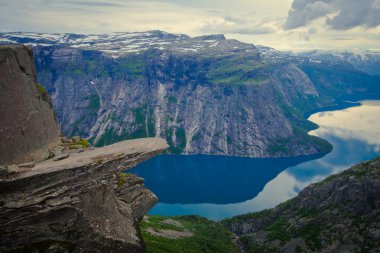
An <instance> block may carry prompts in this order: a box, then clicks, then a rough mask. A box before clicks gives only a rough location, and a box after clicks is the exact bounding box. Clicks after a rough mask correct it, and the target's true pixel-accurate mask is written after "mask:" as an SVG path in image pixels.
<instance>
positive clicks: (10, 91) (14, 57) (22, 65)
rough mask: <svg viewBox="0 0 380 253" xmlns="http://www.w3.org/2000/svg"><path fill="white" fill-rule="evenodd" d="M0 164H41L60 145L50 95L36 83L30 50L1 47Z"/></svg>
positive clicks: (21, 47) (22, 47)
mask: <svg viewBox="0 0 380 253" xmlns="http://www.w3.org/2000/svg"><path fill="white" fill-rule="evenodd" d="M0 101H1V106H0V139H1V141H0V164H12V163H23V162H29V161H40V160H43V159H45V158H47V157H48V156H49V148H52V147H54V146H56V145H58V144H59V143H60V140H59V138H58V137H59V134H60V130H59V126H58V124H57V122H56V119H55V115H54V112H53V110H52V106H51V103H50V102H49V98H48V95H47V94H46V93H45V92H43V90H42V89H41V88H40V89H38V85H37V83H36V71H35V67H34V62H33V53H32V50H31V48H28V47H25V46H0Z"/></svg>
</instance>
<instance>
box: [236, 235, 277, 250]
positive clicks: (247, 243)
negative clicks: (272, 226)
mask: <svg viewBox="0 0 380 253" xmlns="http://www.w3.org/2000/svg"><path fill="white" fill-rule="evenodd" d="M239 239H240V241H241V243H242V244H243V245H244V247H245V249H246V250H247V251H248V252H249V253H279V252H280V251H279V250H278V249H275V248H272V247H269V246H267V245H258V244H256V243H254V242H253V241H252V238H251V237H250V236H247V235H243V236H241V237H240V238H239Z"/></svg>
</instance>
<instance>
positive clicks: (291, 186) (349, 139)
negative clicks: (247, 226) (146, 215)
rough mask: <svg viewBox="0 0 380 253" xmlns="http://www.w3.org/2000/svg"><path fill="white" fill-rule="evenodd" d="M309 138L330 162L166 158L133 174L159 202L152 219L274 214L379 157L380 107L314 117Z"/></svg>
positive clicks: (368, 104)
mask: <svg viewBox="0 0 380 253" xmlns="http://www.w3.org/2000/svg"><path fill="white" fill-rule="evenodd" d="M309 120H311V121H313V122H315V123H317V124H318V125H319V126H320V128H319V129H317V130H314V131H311V132H310V134H313V135H316V136H319V137H321V138H324V139H326V140H328V141H329V142H330V143H331V144H332V145H333V147H334V149H333V151H332V152H331V153H329V154H327V155H325V156H322V155H313V156H302V157H291V158H266V159H253V158H240V157H226V156H208V155H194V156H178V155H161V156H158V157H156V158H154V159H151V160H148V161H146V162H144V163H142V164H140V165H139V166H137V167H136V168H134V169H133V170H131V171H130V172H132V173H136V174H138V175H139V176H141V177H143V178H145V185H146V187H147V188H149V189H150V190H152V191H153V192H154V193H155V194H156V195H157V197H158V198H159V203H158V204H157V205H156V206H155V207H154V208H153V209H152V210H151V211H150V214H159V215H168V216H172V215H187V214H197V215H201V216H204V217H207V218H209V219H214V220H219V219H222V218H226V217H231V216H234V215H238V214H243V213H248V212H253V211H259V210H263V209H265V208H271V207H274V206H276V205H277V204H279V203H281V202H283V201H286V200H288V199H290V198H292V197H294V196H296V195H297V194H298V193H299V192H300V191H301V190H302V189H303V188H304V187H306V186H307V185H309V184H310V183H314V182H318V181H320V180H322V179H324V178H325V177H327V176H329V175H331V174H334V173H338V172H340V171H342V170H344V169H346V168H348V167H350V166H351V165H353V164H356V163H358V162H361V161H364V160H369V159H372V158H374V157H376V156H378V155H380V101H361V104H360V105H359V106H355V107H351V108H346V109H343V110H336V111H324V112H320V113H315V114H313V115H311V116H310V117H309Z"/></svg>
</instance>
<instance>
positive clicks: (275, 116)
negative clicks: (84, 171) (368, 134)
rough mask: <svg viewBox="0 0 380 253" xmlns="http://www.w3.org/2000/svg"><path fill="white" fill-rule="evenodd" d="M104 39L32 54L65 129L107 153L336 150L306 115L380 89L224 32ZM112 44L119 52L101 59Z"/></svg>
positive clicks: (269, 153) (284, 153)
mask: <svg viewBox="0 0 380 253" xmlns="http://www.w3.org/2000/svg"><path fill="white" fill-rule="evenodd" d="M32 35H33V34H32ZM1 36H2V37H4V34H2V35H0V37H1ZM86 36H87V37H91V35H86ZM97 36H98V37H92V38H91V40H92V42H91V40H89V41H90V42H91V43H92V45H91V43H89V44H88V45H84V46H83V45H82V46H80V47H78V48H73V47H70V46H67V45H66V46H65V45H61V44H57V45H49V46H35V47H34V53H35V56H36V57H35V59H36V65H37V70H38V79H39V82H40V83H43V84H44V85H45V86H46V88H47V90H48V92H49V93H50V94H51V95H52V97H53V102H54V107H55V109H56V112H57V115H58V119H59V120H60V123H61V126H62V129H63V132H64V133H65V134H67V135H82V136H87V137H88V138H89V139H90V140H91V141H93V142H94V143H95V144H96V145H99V146H102V145H105V144H110V143H113V142H116V141H120V140H124V139H130V138H136V137H149V136H156V137H162V138H165V139H166V140H167V141H168V143H169V144H170V149H169V150H170V152H171V153H181V154H217V155H233V156H249V157H280V156H294V155H308V154H315V153H325V152H329V151H330V150H331V148H332V147H331V146H329V144H328V143H326V142H324V141H322V140H320V139H318V138H317V137H311V136H308V135H307V131H308V130H311V129H313V128H315V127H316V126H315V125H314V124H312V123H311V122H308V121H307V120H306V119H305V118H304V114H305V113H306V112H308V111H314V110H316V109H318V108H321V107H324V106H329V105H332V104H334V99H335V98H337V97H338V96H340V95H349V94H362V93H366V92H367V91H369V90H376V89H377V86H378V85H377V86H376V83H377V79H375V77H371V76H367V75H365V74H364V73H363V74H360V75H357V77H356V78H355V79H353V80H349V79H350V76H349V75H351V73H353V74H355V73H354V72H353V71H354V70H353V69H350V68H346V67H344V68H345V69H344V71H341V72H339V71H338V72H337V71H335V70H334V69H332V71H333V75H334V76H333V77H334V78H331V80H330V79H329V78H330V76H331V74H330V73H329V72H328V71H330V69H329V68H327V69H326V68H325V69H318V68H316V67H314V66H311V67H312V71H314V70H318V73H319V74H318V75H317V77H318V78H314V76H316V75H314V76H313V75H312V73H313V72H312V71H309V72H308V73H306V72H305V69H307V67H308V66H310V64H309V65H307V66H303V65H302V64H301V63H302V62H300V61H295V60H273V59H271V58H268V57H266V56H263V54H262V53H260V51H259V50H258V49H257V48H256V47H255V46H254V45H252V44H247V43H242V42H239V41H236V40H228V39H225V37H224V36H222V35H211V37H210V36H201V37H195V38H191V37H189V36H185V35H171V34H168V33H163V32H159V31H155V32H151V33H149V32H148V33H134V35H133V36H132V35H131V34H129V33H121V34H118V35H117V36H119V37H117V36H116V35H112V36H116V37H115V38H114V39H115V40H116V41H119V42H118V43H119V44H117V43H116V44H113V43H111V42H109V41H108V42H107V41H102V39H101V38H99V36H101V35H97ZM104 36H106V35H104ZM109 36H111V35H109ZM120 36H124V37H120ZM131 36H132V37H131ZM19 37H20V38H21V39H24V41H27V40H28V36H26V35H25V37H23V35H22V34H19ZM87 37H86V38H87ZM8 38H9V37H8ZM20 38H19V39H20ZM148 38H149V39H148ZM35 39H36V38H34V40H35ZM80 40H82V42H83V38H80ZM97 40H99V41H100V42H98V44H97V42H96V41H97ZM82 42H81V41H79V40H78V41H77V42H76V43H77V44H78V43H79V44H78V45H81V44H80V43H82ZM106 43H108V44H106ZM160 43H161V44H160ZM162 43H164V44H162ZM165 43H166V44H165ZM110 44H112V45H111V46H110ZM149 45H151V46H152V47H148V46H149ZM81 47H82V48H81ZM110 47H112V48H114V49H112V50H114V51H115V52H113V51H112V52H110V51H106V52H103V51H104V50H111V49H110ZM125 49H127V51H125ZM128 50H135V51H128ZM322 65H325V64H322ZM334 66H335V65H334ZM317 67H318V66H317ZM322 67H324V66H322ZM310 73H311V74H310ZM347 73H348V74H349V75H348V80H349V81H350V82H349V83H348V84H346V83H345V82H346V80H347V78H346V76H347ZM360 73H362V72H360ZM319 77H323V78H319ZM345 78H346V79H345ZM368 81H369V82H370V84H367V82H368ZM334 82H337V83H339V84H340V86H339V89H334V90H332V92H329V89H326V87H329V86H331V85H332V83H334Z"/></svg>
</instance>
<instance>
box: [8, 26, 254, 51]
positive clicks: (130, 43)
mask: <svg viewBox="0 0 380 253" xmlns="http://www.w3.org/2000/svg"><path fill="white" fill-rule="evenodd" d="M8 43H22V44H26V45H30V46H56V45H61V46H65V47H71V48H78V49H85V50H96V51H101V52H103V53H106V54H108V55H111V56H113V57H115V58H116V57H119V56H123V55H126V54H138V53H141V52H143V51H146V50H148V49H159V50H167V51H173V52H176V53H205V52H208V53H210V52H211V53H212V52H213V51H215V50H213V49H216V47H217V48H218V49H217V50H216V51H218V53H220V52H221V49H223V48H225V49H226V50H228V51H230V50H231V49H235V50H239V51H241V50H245V51H247V52H253V51H256V49H255V47H254V46H253V45H249V44H245V43H241V42H239V41H236V40H226V39H225V37H224V35H221V34H219V35H206V36H200V37H194V38H191V37H189V36H187V35H184V34H170V33H166V32H162V31H148V32H134V33H108V34H89V35H79V34H71V33H62V34H48V33H29V32H28V33H23V32H12V33H0V44H8Z"/></svg>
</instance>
